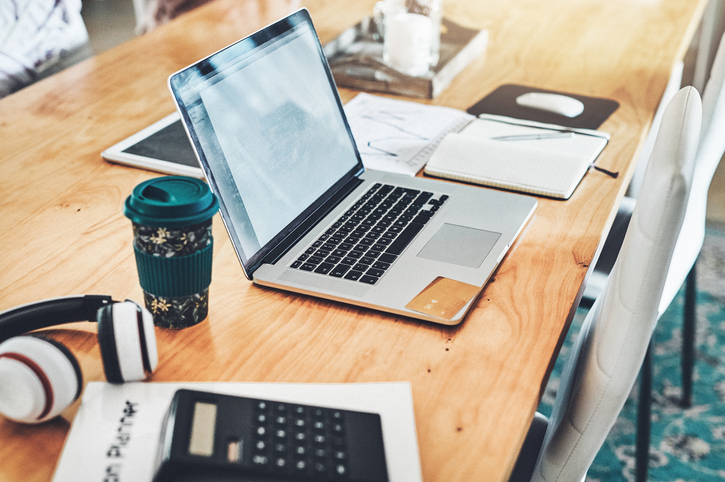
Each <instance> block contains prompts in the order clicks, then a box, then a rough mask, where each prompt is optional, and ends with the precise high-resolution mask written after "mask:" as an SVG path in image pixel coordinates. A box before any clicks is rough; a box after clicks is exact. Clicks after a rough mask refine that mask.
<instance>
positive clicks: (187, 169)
mask: <svg viewBox="0 0 725 482" xmlns="http://www.w3.org/2000/svg"><path fill="white" fill-rule="evenodd" d="M177 120H179V113H178V112H174V113H173V114H169V115H168V116H166V117H164V118H163V119H161V120H159V121H157V122H154V123H153V124H151V125H150V126H148V127H146V128H145V129H142V130H141V131H139V132H137V133H136V134H133V135H132V136H130V137H127V138H126V139H124V140H122V141H121V142H118V143H117V144H114V145H113V146H111V147H109V148H108V149H106V150H104V151H103V152H101V157H102V158H103V159H105V160H106V161H108V162H111V163H114V164H123V165H126V166H132V167H140V168H142V169H148V170H150V171H157V172H161V173H165V174H176V175H180V176H191V177H196V178H199V179H204V173H203V172H202V170H201V168H200V167H191V166H187V165H185V164H178V163H175V162H172V161H165V160H162V159H156V158H153V157H146V156H139V155H138V154H130V153H128V152H124V151H125V150H126V149H128V148H129V147H131V146H133V145H134V144H137V143H139V142H141V141H143V140H144V139H146V138H147V137H150V136H152V135H153V134H155V133H156V132H158V131H160V130H161V129H163V128H165V127H167V126H169V125H171V124H172V123H174V122H175V121H177Z"/></svg>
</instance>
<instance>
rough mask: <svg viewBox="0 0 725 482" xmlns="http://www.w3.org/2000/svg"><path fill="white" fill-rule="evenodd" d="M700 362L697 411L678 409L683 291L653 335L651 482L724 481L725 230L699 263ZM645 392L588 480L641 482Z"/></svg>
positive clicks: (711, 236) (551, 388)
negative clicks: (640, 422) (639, 440)
mask: <svg viewBox="0 0 725 482" xmlns="http://www.w3.org/2000/svg"><path fill="white" fill-rule="evenodd" d="M697 270H698V271H697V283H698V294H697V334H696V343H697V348H696V362H695V371H694V374H693V389H692V394H693V403H692V407H691V408H689V409H687V410H683V409H682V408H680V406H679V401H680V396H681V388H680V387H681V375H680V373H681V372H680V360H681V346H682V310H683V304H684V290H680V293H679V294H678V295H677V298H675V300H674V301H673V302H672V304H671V305H670V307H669V308H668V309H667V311H666V312H665V313H664V314H663V315H662V317H661V318H660V320H659V323H658V325H657V328H656V330H655V333H654V353H653V355H654V359H653V366H654V374H653V380H652V389H653V393H652V398H653V406H652V434H651V443H650V463H649V479H648V480H650V481H652V482H714V481H724V480H725V232H721V231H715V230H708V231H707V234H706V238H705V244H704V246H703V249H702V252H701V253H700V258H699V260H698V265H697ZM586 313H587V309H584V308H580V309H579V310H578V311H577V314H576V317H575V319H574V321H573V323H572V326H571V329H570V330H569V334H568V336H567V339H566V341H565V342H564V345H563V347H562V349H561V354H560V355H559V358H558V359H557V361H556V365H555V367H554V371H553V373H552V375H551V378H550V380H549V384H548V386H547V388H546V392H545V394H544V397H543V399H542V401H541V403H540V405H539V411H540V412H541V413H543V414H544V415H546V416H549V414H550V413H551V406H552V404H553V402H554V398H555V397H556V388H557V387H558V385H559V376H560V374H561V370H562V368H563V366H564V359H565V358H566V355H567V353H568V351H569V349H570V347H571V343H572V339H573V337H575V336H576V335H577V334H578V332H579V327H580V326H581V322H582V321H583V320H584V317H585V316H586ZM637 398H638V389H637V386H635V387H634V389H633V390H632V393H631V394H630V396H629V399H628V400H627V403H626V405H625V406H624V409H623V410H622V413H621V414H620V417H619V418H618V420H617V422H616V423H615V425H614V427H613V428H612V430H611V431H610V433H609V436H608V437H607V440H606V442H605V443H604V446H603V447H602V449H601V450H600V451H599V454H598V455H597V457H596V459H595V460H594V463H593V464H592V466H591V468H590V470H589V472H588V474H587V481H592V482H594V481H602V482H603V481H620V480H621V481H634V480H635V475H634V474H635V458H634V451H635V440H636V433H637Z"/></svg>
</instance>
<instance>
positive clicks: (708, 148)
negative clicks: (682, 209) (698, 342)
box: [659, 35, 725, 315]
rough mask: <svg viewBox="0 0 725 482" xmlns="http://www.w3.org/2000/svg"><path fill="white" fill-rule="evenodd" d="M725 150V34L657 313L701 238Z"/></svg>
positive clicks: (678, 283) (706, 99) (671, 296)
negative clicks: (710, 194) (690, 187)
mask: <svg viewBox="0 0 725 482" xmlns="http://www.w3.org/2000/svg"><path fill="white" fill-rule="evenodd" d="M723 154H725V35H723V37H722V38H721V39H720V46H719V47H718V50H717V54H716V56H715V61H714V62H713V64H712V70H711V71H710V79H709V80H708V81H707V84H706V85H705V90H704V92H703V94H702V130H701V132H700V143H699V147H698V149H697V157H696V158H695V174H694V176H693V179H692V189H691V193H690V199H689V200H688V202H687V211H686V213H685V220H684V222H683V224H682V230H681V231H680V237H679V238H678V239H677V245H676V246H675V253H674V255H673V256H672V263H671V264H670V270H669V273H668V274H667V282H666V283H665V288H664V291H663V292H662V299H661V301H660V307H659V314H660V315H662V313H664V311H665V310H666V309H667V307H668V306H669V305H670V303H671V302H672V300H673V299H674V297H675V295H676V294H677V292H678V291H679V290H680V287H681V286H682V284H683V283H684V282H685V278H687V274H688V273H689V272H690V270H691V269H692V266H693V265H694V264H695V261H696V260H697V256H698V255H699V254H700V250H701V249H702V243H703V241H704V240H705V218H706V214H707V193H708V190H709V189H710V182H711V181H712V177H713V175H714V174H715V170H716V169H717V166H718V164H719V163H720V159H721V158H722V157H723Z"/></svg>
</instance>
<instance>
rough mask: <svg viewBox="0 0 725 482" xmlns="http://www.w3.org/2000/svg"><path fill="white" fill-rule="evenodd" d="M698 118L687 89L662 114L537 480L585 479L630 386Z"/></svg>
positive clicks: (687, 177) (567, 377)
mask: <svg viewBox="0 0 725 482" xmlns="http://www.w3.org/2000/svg"><path fill="white" fill-rule="evenodd" d="M701 119H702V106H701V102H700V97H699V95H698V93H697V91H696V90H695V89H694V88H692V87H688V88H685V89H682V90H681V91H680V92H678V93H677V94H676V95H675V96H674V97H673V99H672V100H671V102H670V103H669V105H668V107H667V109H666V111H665V113H664V116H663V119H662V124H661V126H660V130H659V133H658V135H657V139H656V141H655V145H654V149H653V152H652V158H651V159H650V161H649V163H648V165H647V169H646V171H645V174H644V179H643V182H642V187H641V190H640V193H639V196H638V199H637V205H636V207H635V210H634V213H633V216H632V221H631V222H630V225H629V228H628V230H627V234H626V236H625V239H624V243H623V246H622V249H621V251H620V253H619V256H618V258H617V262H616V263H615V265H614V268H613V270H612V274H611V276H610V279H609V283H608V285H607V288H606V291H605V292H604V294H603V296H600V297H599V298H598V299H597V301H596V302H595V304H594V306H593V307H592V309H591V310H590V312H589V314H588V316H587V318H586V319H585V321H584V323H583V325H582V328H581V331H580V333H579V337H578V339H577V341H576V343H575V344H574V347H573V349H572V351H571V352H570V354H569V357H568V359H567V362H566V365H565V367H564V371H563V373H562V378H561V384H560V386H559V391H558V393H557V397H556V401H555V403H554V409H553V413H552V416H551V419H550V422H549V426H548V429H547V431H546V436H545V438H544V442H543V446H542V449H541V451H540V454H539V458H538V461H537V464H536V468H535V470H534V474H533V477H532V480H534V481H547V482H553V481H562V482H563V481H578V480H582V478H583V477H584V476H585V474H586V471H587V469H588V468H589V466H590V465H591V463H592V461H593V460H594V457H595V456H596V454H597V452H598V451H599V449H600V448H601V446H602V444H603V443H604V440H605V438H606V436H607V434H608V433H609V430H610V429H611V427H612V425H613V424H614V422H615V421H616V419H617V416H618V415H619V412H620V411H621V409H622V407H623V406H624V403H625V401H626V399H627V396H628V394H629V392H630V391H631V389H632V386H633V385H634V381H635V379H636V378H637V375H638V373H639V370H640V367H641V365H642V361H643V359H644V356H645V353H646V351H647V346H648V344H649V340H650V337H651V334H652V331H653V329H654V327H655V324H656V323H657V314H658V306H659V302H660V297H661V294H662V289H663V287H664V284H665V278H666V276H667V270H668V267H669V265H670V261H671V257H672V253H673V250H674V247H675V242H676V240H677V236H678V234H679V231H680V227H681V225H682V219H683V217H684V215H685V209H686V204H687V199H688V194H689V190H690V184H691V182H692V176H693V167H694V158H695V152H696V150H697V145H698V140H699V135H700V124H701Z"/></svg>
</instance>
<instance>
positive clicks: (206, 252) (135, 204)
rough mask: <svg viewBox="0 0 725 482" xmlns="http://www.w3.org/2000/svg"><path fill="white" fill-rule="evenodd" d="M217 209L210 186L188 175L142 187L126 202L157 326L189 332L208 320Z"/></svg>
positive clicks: (140, 270)
mask: <svg viewBox="0 0 725 482" xmlns="http://www.w3.org/2000/svg"><path fill="white" fill-rule="evenodd" d="M218 210H219V202H218V200H217V198H216V196H215V195H214V193H212V192H211V190H210V189H209V186H208V185H207V184H206V183H205V182H203V181H201V180H199V179H195V178H192V177H184V176H165V177H159V178H155V179H151V180H149V181H145V182H142V183H141V184H139V185H138V186H136V187H135V188H134V190H133V192H132V193H131V195H130V196H129V197H128V198H127V199H126V202H125V205H124V210H123V213H124V215H126V217H128V218H129V219H130V220H131V222H132V223H133V249H134V253H135V256H136V268H137V270H138V275H139V281H140V284H141V288H143V292H144V302H145V304H146V308H148V310H149V311H150V312H151V314H152V315H153V318H154V324H155V325H156V326H162V327H165V328H186V327H189V326H193V325H196V324H197V323H199V322H201V321H203V320H204V319H206V317H207V314H208V311H209V285H210V284H211V268H212V252H213V247H214V238H213V236H212V230H211V226H212V217H213V216H214V214H215V213H216V212H217V211H218Z"/></svg>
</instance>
